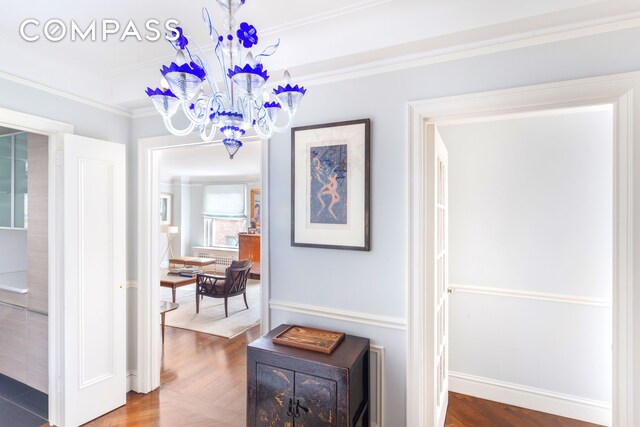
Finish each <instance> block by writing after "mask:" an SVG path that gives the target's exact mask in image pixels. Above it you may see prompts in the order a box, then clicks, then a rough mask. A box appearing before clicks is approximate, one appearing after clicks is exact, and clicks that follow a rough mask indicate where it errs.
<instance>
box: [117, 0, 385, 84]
mask: <svg viewBox="0 0 640 427" xmlns="http://www.w3.org/2000/svg"><path fill="white" fill-rule="evenodd" d="M392 1H394V0H364V1H361V2H359V3H356V4H352V5H348V6H345V7H341V8H338V9H333V10H330V11H327V12H322V13H318V14H316V15H312V16H309V17H305V18H303V19H297V20H294V21H291V22H287V23H286V24H282V25H276V26H273V27H270V28H267V29H266V30H263V31H260V37H267V36H273V35H277V34H280V33H284V32H286V31H290V30H293V29H296V28H300V27H304V26H307V25H313V24H317V23H319V22H322V21H326V20H329V19H333V18H337V17H338V16H342V15H347V14H350V13H355V12H360V11H362V10H364V9H368V8H371V7H375V6H381V5H383V4H387V3H391V2H392ZM214 48H215V47H214V46H213V45H210V46H208V47H205V48H203V49H202V52H201V53H202V54H203V55H205V56H209V55H213V54H214V53H213V51H214ZM172 56H174V55H172V52H169V54H167V55H163V56H159V57H156V58H153V59H150V60H148V61H143V62H138V63H136V64H133V65H128V66H125V67H120V68H114V69H112V70H111V71H109V72H107V73H106V75H107V76H108V77H115V76H119V75H121V74H126V73H129V72H131V71H135V70H141V69H144V68H147V67H151V66H152V67H160V65H158V64H162V63H163V62H165V61H166V60H167V58H172Z"/></svg>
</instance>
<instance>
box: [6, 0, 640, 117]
mask: <svg viewBox="0 0 640 427" xmlns="http://www.w3.org/2000/svg"><path fill="white" fill-rule="evenodd" d="M389 2H392V3H393V0H363V1H361V2H357V3H354V4H351V5H349V6H345V7H343V8H338V9H334V10H332V11H327V12H322V13H318V14H316V15H314V16H311V17H307V18H304V19H298V20H293V21H291V22H289V23H287V24H283V25H280V26H276V27H273V28H271V29H270V30H269V31H288V30H290V29H294V28H299V27H301V26H306V25H310V24H313V23H316V22H322V21H327V20H330V19H332V18H334V17H337V16H340V15H347V14H353V13H354V12H356V11H359V10H362V9H369V10H373V8H374V7H377V6H382V5H385V4H386V3H389ZM551 22H556V21H551ZM558 22H560V21H558ZM636 27H640V12H635V13H628V14H626V15H622V16H615V17H611V16H610V17H606V18H603V19H600V20H590V21H582V22H580V23H572V24H566V25H558V26H555V27H553V28H546V29H538V30H534V29H532V28H535V27H531V28H527V29H526V31H525V30H523V32H521V33H519V34H515V35H510V36H507V37H498V38H493V39H485V40H483V41H481V42H477V43H469V42H468V39H469V37H468V36H469V34H467V35H466V37H467V38H466V39H464V40H463V39H462V38H461V37H458V38H457V37H456V34H449V35H447V36H448V37H450V39H447V43H441V45H440V46H442V47H440V48H438V46H436V47H435V48H434V43H431V45H429V41H430V40H433V39H424V40H421V41H417V42H412V43H407V44H405V45H400V46H390V47H387V48H383V49H379V50H377V51H368V52H360V53H357V54H354V55H349V56H345V57H341V58H334V59H332V60H326V61H319V62H317V63H314V64H307V65H300V66H299V67H298V68H299V70H296V71H300V72H296V79H298V80H300V81H302V82H304V84H305V86H317V85H322V84H326V83H331V82H336V81H343V80H349V79H356V78H361V77H364V76H370V75H376V74H382V73H388V72H393V71H398V70H405V69H410V68H416V67H422V66H426V65H429V64H436V63H442V62H447V61H453V60H459V59H463V58H469V57H474V56H480V55H486V54H491V53H496V52H503V51H508V50H514V49H519V48H525V47H530V46H536V45H542V44H547V43H553V42H559V41H563V40H569V39H575V38H580V37H587V36H592V35H597V34H602V33H607V32H614V31H619V30H625V29H630V28H636ZM479 30H480V29H479ZM532 34H534V35H533V36H531V35H532ZM478 39H479V38H475V39H474V38H471V40H478ZM465 41H467V42H466V43H465ZM394 52H396V56H391V55H393V53H394ZM397 52H401V53H400V54H397ZM148 62H149V61H144V62H143V63H136V65H134V66H132V67H128V68H127V67H125V68H121V69H119V70H125V69H126V70H134V71H135V70H138V74H135V75H134V76H127V79H124V78H123V77H124V76H120V77H119V78H112V79H111V94H112V96H111V97H112V99H113V101H112V102H111V103H110V104H109V103H105V99H104V97H103V98H102V99H100V100H96V99H92V98H91V97H90V95H89V94H87V96H80V95H77V94H73V93H70V92H68V91H65V90H60V89H57V88H56V85H55V82H54V80H51V82H52V83H51V84H50V85H47V84H42V83H38V82H36V81H34V80H32V78H33V77H32V76H29V78H25V77H18V76H16V75H15V74H11V73H9V72H5V71H0V79H5V80H8V81H13V82H16V83H19V84H21V85H25V86H28V87H32V88H35V89H38V90H41V91H44V92H47V93H51V94H53V95H56V96H60V97H63V98H66V99H70V100H72V101H75V102H79V103H82V104H85V105H88V106H91V107H94V108H98V109H101V110H104V111H107V112H111V113H114V114H118V115H120V116H124V117H128V118H133V119H137V118H142V117H148V116H153V115H155V114H156V113H155V109H154V108H153V107H152V106H151V105H150V104H147V105H148V106H145V107H144V108H136V107H138V106H140V105H143V103H144V101H145V96H144V92H143V89H144V87H146V84H147V83H148V81H147V76H148V74H145V73H146V72H147V70H145V69H144V67H145V64H146V63H148ZM160 62H162V61H160ZM158 64H159V62H154V64H153V65H148V67H153V68H148V69H150V70H151V71H154V69H155V68H156V67H157V66H158ZM274 71H278V70H274ZM112 75H113V74H112ZM38 80H40V81H42V80H41V79H38ZM123 81H124V82H126V84H125V85H124V86H123V85H122V82H123ZM107 83H108V82H107ZM58 87H62V86H58ZM138 87H139V88H140V91H139V94H138V92H137V91H135V90H134V89H133V88H138ZM138 95H139V96H138ZM123 98H128V99H123Z"/></svg>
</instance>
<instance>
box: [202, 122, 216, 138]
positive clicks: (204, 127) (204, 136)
mask: <svg viewBox="0 0 640 427" xmlns="http://www.w3.org/2000/svg"><path fill="white" fill-rule="evenodd" d="M217 129H218V128H217V127H216V126H215V125H211V133H210V134H209V135H207V127H206V126H203V127H202V130H201V131H200V138H202V140H203V141H204V142H213V141H214V137H215V136H216V130H217Z"/></svg>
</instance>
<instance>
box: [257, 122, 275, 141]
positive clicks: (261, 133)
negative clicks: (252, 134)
mask: <svg viewBox="0 0 640 427" xmlns="http://www.w3.org/2000/svg"><path fill="white" fill-rule="evenodd" d="M253 128H254V129H255V131H256V133H257V134H258V136H259V137H260V138H264V139H269V138H271V137H272V136H273V128H269V130H268V131H267V132H264V131H263V130H262V127H261V126H259V125H256V126H254V127H253Z"/></svg>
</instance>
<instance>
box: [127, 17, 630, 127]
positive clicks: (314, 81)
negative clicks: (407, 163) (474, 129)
mask: <svg viewBox="0 0 640 427" xmlns="http://www.w3.org/2000/svg"><path fill="white" fill-rule="evenodd" d="M639 26H640V17H637V15H636V14H631V15H628V16H625V17H622V18H618V19H617V20H614V21H610V22H591V23H590V24H587V25H586V26H583V27H578V28H576V25H575V24H574V25H569V26H561V27H557V28H551V29H547V30H546V31H547V33H546V34H540V32H537V33H536V34H537V35H536V36H533V37H530V34H531V33H530V32H527V33H525V34H518V35H515V36H511V37H509V38H502V39H497V40H496V39H493V40H485V41H483V42H480V43H476V44H474V45H459V44H458V45H453V46H450V47H448V48H446V49H440V50H437V51H433V50H428V51H426V52H425V51H421V52H419V53H417V54H411V55H404V56H400V57H394V58H390V59H384V60H379V61H372V62H365V63H362V64H359V65H356V66H351V67H340V68H337V69H333V70H329V71H325V72H321V73H310V74H306V75H305V74H303V75H299V76H298V80H300V81H303V82H304V84H305V86H306V87H313V86H319V85H323V84H329V83H335V82H341V81H345V80H352V79H360V78H363V77H369V76H374V75H378V74H384V73H390V72H394V71H402V70H408V69H412V68H419V67H424V66H427V65H432V64H439V63H444V62H449V61H456V60H460V59H465V58H472V57H476V56H482V55H488V54H493V53H499V52H505V51H510V50H517V49H522V48H527V47H533V46H539V45H543V44H549V43H554V42H561V41H564V40H571V39H578V38H582V37H589V36H593V35H598V34H603V33H609V32H614V31H621V30H625V29H630V28H635V27H639ZM518 37H519V38H518ZM161 62H162V60H155V61H149V63H147V64H145V65H144V66H147V67H148V66H150V65H153V64H159V63H161ZM144 66H143V67H140V68H144ZM157 114H158V113H157V111H156V109H155V108H153V107H143V108H136V109H134V110H133V113H132V117H133V119H138V118H143V117H150V116H154V115H157Z"/></svg>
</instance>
